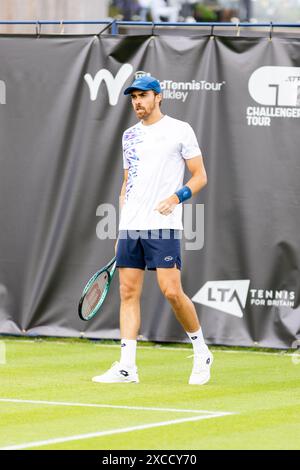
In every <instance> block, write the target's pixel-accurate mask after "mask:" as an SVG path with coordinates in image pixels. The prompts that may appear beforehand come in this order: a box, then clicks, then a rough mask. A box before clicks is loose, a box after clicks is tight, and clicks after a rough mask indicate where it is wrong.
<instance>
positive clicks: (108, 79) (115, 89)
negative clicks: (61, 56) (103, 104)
mask: <svg viewBox="0 0 300 470" xmlns="http://www.w3.org/2000/svg"><path fill="white" fill-rule="evenodd" d="M132 72H133V67H132V65H131V64H123V65H122V67H121V68H120V70H119V71H118V73H117V75H116V76H115V77H114V76H113V75H112V73H111V72H110V71H109V70H106V69H101V70H99V71H98V72H97V73H96V75H95V77H94V78H93V77H92V75H91V74H89V73H86V74H85V76H84V79H85V81H86V83H87V85H88V87H89V90H90V99H91V101H95V100H96V99H97V96H98V92H99V88H100V86H101V83H102V82H104V83H105V84H106V88H107V92H108V99H109V104H110V105H111V106H116V104H118V100H119V96H120V93H121V91H122V89H123V87H124V85H125V82H126V81H127V80H128V78H129V77H130V76H131V75H132Z"/></svg>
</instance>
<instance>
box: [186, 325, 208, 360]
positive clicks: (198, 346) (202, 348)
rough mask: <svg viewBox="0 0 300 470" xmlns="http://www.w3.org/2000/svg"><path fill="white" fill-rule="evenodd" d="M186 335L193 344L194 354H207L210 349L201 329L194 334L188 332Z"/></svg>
mask: <svg viewBox="0 0 300 470" xmlns="http://www.w3.org/2000/svg"><path fill="white" fill-rule="evenodd" d="M186 334H187V335H188V337H189V338H190V340H191V342H192V345H193V350H194V354H199V353H204V352H207V350H208V347H207V346H206V344H205V341H204V338H203V333H202V328H201V327H200V329H199V330H198V331H195V332H194V333H189V332H188V331H186Z"/></svg>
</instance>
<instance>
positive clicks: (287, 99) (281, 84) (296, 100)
mask: <svg viewBox="0 0 300 470" xmlns="http://www.w3.org/2000/svg"><path fill="white" fill-rule="evenodd" d="M248 89H249V94H250V96H251V98H252V99H253V100H254V101H256V103H258V104H259V105H260V106H249V107H248V108H247V124H248V126H265V127H268V126H271V119H272V118H290V119H293V118H296V119H297V118H300V67H278V66H266V67H260V68H258V69H257V70H255V71H254V72H253V73H252V75H251V77H250V79H249V83H248Z"/></svg>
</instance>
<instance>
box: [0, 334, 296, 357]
mask: <svg viewBox="0 0 300 470" xmlns="http://www.w3.org/2000/svg"><path fill="white" fill-rule="evenodd" d="M76 339H78V342H74V343H68V342H63V341H59V340H58V341H47V340H44V339H42V340H39V341H37V340H31V339H11V338H10V339H7V340H6V339H5V337H3V339H2V341H7V342H16V343H29V344H33V343H36V344H40V343H43V344H60V345H63V346H65V345H66V344H70V345H78V344H79V345H82V344H88V345H89V343H82V344H80V342H79V340H80V338H79V337H78V338H76ZM84 339H85V340H87V339H89V338H84ZM90 341H91V345H93V346H96V347H97V348H120V345H119V344H97V343H96V340H95V339H93V338H91V339H90ZM141 343H142V342H141V341H138V349H155V350H157V351H181V352H182V351H186V352H187V353H190V352H193V349H192V348H181V347H180V346H179V347H178V348H175V347H172V346H142V345H141ZM185 344H187V345H188V343H185ZM208 347H209V349H210V350H211V352H213V353H226V354H255V355H261V356H280V357H294V356H295V355H297V356H298V355H299V354H297V353H287V352H285V350H282V351H280V352H264V351H251V349H246V350H245V351H243V350H230V349H215V348H214V346H212V345H209V344H208ZM230 347H231V346H228V348H230ZM232 347H233V348H234V346H232ZM245 347H247V346H245ZM248 347H249V348H250V346H248Z"/></svg>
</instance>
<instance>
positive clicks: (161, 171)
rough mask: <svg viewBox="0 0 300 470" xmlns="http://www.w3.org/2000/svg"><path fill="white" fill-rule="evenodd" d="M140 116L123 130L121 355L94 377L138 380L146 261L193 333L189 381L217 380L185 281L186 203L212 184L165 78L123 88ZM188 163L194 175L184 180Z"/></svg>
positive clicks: (119, 250)
mask: <svg viewBox="0 0 300 470" xmlns="http://www.w3.org/2000/svg"><path fill="white" fill-rule="evenodd" d="M124 94H125V95H130V96H131V103H132V106H133V109H134V111H135V114H136V116H137V118H138V120H139V122H138V123H137V124H136V125H134V126H132V127H130V128H129V129H127V130H126V131H125V132H124V134H123V163H124V182H123V185H122V189H121V194H120V205H121V208H122V211H121V219H120V226H119V237H118V241H117V248H116V256H117V267H118V268H119V277H120V297H121V306H120V330H121V338H122V339H121V358H120V361H119V362H115V363H114V364H113V365H112V367H111V368H110V369H109V370H108V371H107V372H105V373H104V374H102V375H99V376H96V377H93V379H92V380H93V381H94V382H101V383H115V382H139V378H138V372H137V367H136V347H137V336H138V332H139V328H140V297H141V292H142V285H143V279H144V272H145V267H147V268H148V270H155V271H156V276H157V282H158V285H159V287H160V289H161V291H162V293H163V295H164V296H165V298H166V299H167V300H168V301H169V303H170V305H171V307H172V309H173V311H174V313H175V316H176V318H177V320H178V321H179V322H180V324H181V325H182V327H183V328H184V330H185V331H186V333H187V335H188V337H189V338H190V340H191V342H192V345H193V351H194V355H193V357H194V360H193V368H192V373H191V376H190V378H189V384H195V385H203V384H205V383H206V382H208V381H209V379H210V367H211V365H212V362H213V356H212V354H211V352H210V351H209V349H208V347H207V346H206V344H205V341H204V338H203V334H202V330H201V326H200V324H199V320H198V317H197V313H196V310H195V307H194V304H193V303H192V301H191V300H190V299H189V298H188V297H187V296H186V294H185V293H184V291H183V289H182V285H181V256H180V238H181V236H180V235H181V233H180V232H181V231H182V229H183V226H182V220H181V219H182V203H183V202H184V201H186V200H187V199H189V198H191V197H192V195H194V194H196V193H198V192H199V191H200V190H201V189H202V188H203V187H204V186H205V185H206V182H207V177H206V172H205V168H204V164H203V159H202V155H201V151H200V148H199V146H198V142H197V139H196V136H195V133H194V131H193V129H192V128H191V126H190V125H189V124H188V123H187V122H183V121H179V120H177V119H174V118H172V117H170V116H167V115H164V114H162V112H161V101H162V91H161V87H160V83H159V81H158V80H157V79H156V78H154V77H151V76H149V75H144V76H140V77H138V78H136V79H135V80H134V82H133V83H132V85H131V86H130V87H129V88H127V89H126V90H125V91H124ZM185 165H186V166H187V168H188V170H189V172H190V174H191V177H190V179H189V180H188V181H187V183H186V184H185V185H183V177H184V171H185Z"/></svg>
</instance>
